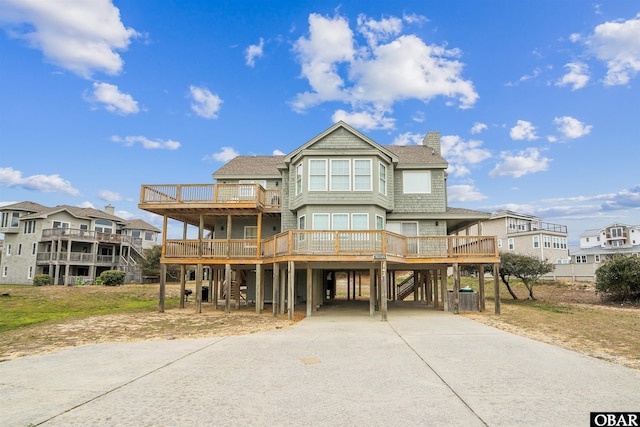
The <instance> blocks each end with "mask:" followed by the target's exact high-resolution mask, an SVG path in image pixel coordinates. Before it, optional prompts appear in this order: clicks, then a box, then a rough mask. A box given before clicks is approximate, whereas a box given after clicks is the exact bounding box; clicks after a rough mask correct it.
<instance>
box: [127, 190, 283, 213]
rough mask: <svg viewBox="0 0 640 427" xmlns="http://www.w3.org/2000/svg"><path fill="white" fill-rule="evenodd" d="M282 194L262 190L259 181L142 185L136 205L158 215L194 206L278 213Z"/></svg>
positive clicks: (277, 191) (186, 209) (185, 210)
mask: <svg viewBox="0 0 640 427" xmlns="http://www.w3.org/2000/svg"><path fill="white" fill-rule="evenodd" d="M281 195H282V193H281V191H280V190H265V189H264V188H263V187H262V186H261V185H260V184H169V185H143V186H142V187H141V191H140V204H139V205H138V207H139V208H140V209H143V210H146V211H149V212H153V213H156V214H159V215H164V214H165V213H167V212H171V213H173V214H177V213H178V214H179V212H180V210H182V211H183V212H184V213H185V214H188V212H189V211H190V210H197V209H218V210H224V211H228V212H229V213H234V212H242V211H245V212H250V211H256V212H267V213H279V212H281V209H282V197H281Z"/></svg>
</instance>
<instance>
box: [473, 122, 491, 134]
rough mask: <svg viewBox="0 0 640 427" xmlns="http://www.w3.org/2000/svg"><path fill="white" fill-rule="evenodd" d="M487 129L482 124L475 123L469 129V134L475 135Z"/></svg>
mask: <svg viewBox="0 0 640 427" xmlns="http://www.w3.org/2000/svg"><path fill="white" fill-rule="evenodd" d="M487 129H488V127H487V125H485V124H484V123H480V122H475V123H474V124H473V127H472V128H471V133H473V134H476V133H480V132H482V131H483V130H487Z"/></svg>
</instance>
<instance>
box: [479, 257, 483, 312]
mask: <svg viewBox="0 0 640 427" xmlns="http://www.w3.org/2000/svg"><path fill="white" fill-rule="evenodd" d="M478 293H479V294H480V295H479V296H480V300H479V304H480V307H479V310H480V311H484V310H485V301H484V264H480V265H479V266H478Z"/></svg>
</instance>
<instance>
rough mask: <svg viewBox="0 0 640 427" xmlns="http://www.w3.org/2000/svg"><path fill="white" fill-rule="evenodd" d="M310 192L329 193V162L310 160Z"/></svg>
mask: <svg viewBox="0 0 640 427" xmlns="http://www.w3.org/2000/svg"><path fill="white" fill-rule="evenodd" d="M309 191H327V161H326V160H325V159H310V160H309Z"/></svg>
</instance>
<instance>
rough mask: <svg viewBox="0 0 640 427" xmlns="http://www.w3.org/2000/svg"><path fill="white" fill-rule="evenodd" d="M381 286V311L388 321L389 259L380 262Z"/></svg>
mask: <svg viewBox="0 0 640 427" xmlns="http://www.w3.org/2000/svg"><path fill="white" fill-rule="evenodd" d="M380 285H381V286H380V287H381V288H382V295H380V311H381V312H382V321H383V322H386V321H387V290H388V288H389V280H388V279H387V260H386V259H383V260H382V261H381V262H380Z"/></svg>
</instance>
